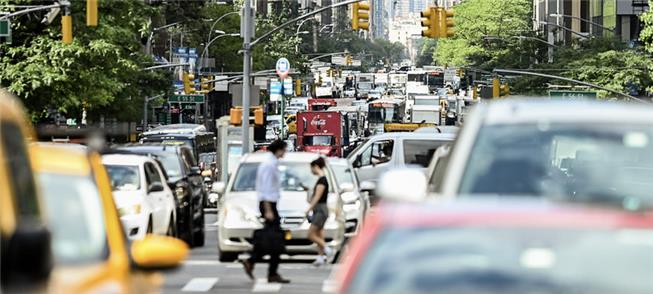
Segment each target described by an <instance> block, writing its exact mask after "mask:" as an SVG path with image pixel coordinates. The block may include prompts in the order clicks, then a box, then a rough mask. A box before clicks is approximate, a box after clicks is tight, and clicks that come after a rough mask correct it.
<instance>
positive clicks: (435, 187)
mask: <svg viewBox="0 0 653 294" xmlns="http://www.w3.org/2000/svg"><path fill="white" fill-rule="evenodd" d="M448 162H449V154H447V155H444V156H441V157H439V158H438V162H436V163H435V167H434V168H433V175H432V176H431V179H429V190H430V191H431V192H435V193H437V192H440V191H442V181H444V175H445V170H446V167H447V163H448Z"/></svg>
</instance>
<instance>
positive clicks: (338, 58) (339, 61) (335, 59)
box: [331, 56, 347, 65]
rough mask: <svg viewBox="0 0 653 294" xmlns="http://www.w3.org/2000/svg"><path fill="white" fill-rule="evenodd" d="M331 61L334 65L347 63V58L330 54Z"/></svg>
mask: <svg viewBox="0 0 653 294" xmlns="http://www.w3.org/2000/svg"><path fill="white" fill-rule="evenodd" d="M331 63H332V64H335V65H347V58H345V57H344V56H331Z"/></svg>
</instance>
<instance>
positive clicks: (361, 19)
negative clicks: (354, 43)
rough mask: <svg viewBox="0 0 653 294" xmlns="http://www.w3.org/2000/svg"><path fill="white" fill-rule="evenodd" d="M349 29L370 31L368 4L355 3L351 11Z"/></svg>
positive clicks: (364, 2) (362, 2) (365, 2)
mask: <svg viewBox="0 0 653 294" xmlns="http://www.w3.org/2000/svg"><path fill="white" fill-rule="evenodd" d="M351 28H352V29H353V30H354V31H356V30H366V31H367V30H369V29H370V3H369V2H367V1H361V2H356V3H354V4H353V5H352V9H351Z"/></svg>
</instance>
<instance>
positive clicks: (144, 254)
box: [131, 235, 188, 270]
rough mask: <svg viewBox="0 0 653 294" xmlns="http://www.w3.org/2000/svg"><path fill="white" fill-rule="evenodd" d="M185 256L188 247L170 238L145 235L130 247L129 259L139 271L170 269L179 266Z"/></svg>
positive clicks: (182, 242)
mask: <svg viewBox="0 0 653 294" xmlns="http://www.w3.org/2000/svg"><path fill="white" fill-rule="evenodd" d="M186 256H188V245H186V243H185V242H184V241H181V240H179V239H175V238H171V237H166V236H159V235H147V236H145V238H143V239H141V240H136V241H134V242H133V243H132V245H131V257H132V259H133V261H134V263H135V264H136V266H137V267H138V268H139V269H144V270H164V269H172V268H175V267H177V266H179V265H180V264H181V263H182V262H183V261H184V260H185V259H186Z"/></svg>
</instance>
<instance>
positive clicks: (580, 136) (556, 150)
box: [460, 124, 653, 209]
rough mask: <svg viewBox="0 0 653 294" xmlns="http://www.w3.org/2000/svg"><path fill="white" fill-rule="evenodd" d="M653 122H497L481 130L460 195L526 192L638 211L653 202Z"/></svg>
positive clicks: (530, 194) (528, 194)
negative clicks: (626, 123)
mask: <svg viewBox="0 0 653 294" xmlns="http://www.w3.org/2000/svg"><path fill="white" fill-rule="evenodd" d="M652 177H653V131H651V128H650V126H637V125H623V124H621V125H597V124H591V125H590V124H585V125H584V124H552V125H548V126H547V127H546V128H543V127H541V126H539V125H534V124H533V125H530V124H529V125H526V124H524V125H494V126H486V127H484V128H482V129H481V130H480V133H479V137H478V138H477V142H476V143H475V146H474V148H473V149H472V151H471V154H470V157H469V160H468V163H467V166H466V168H465V171H464V175H463V177H462V183H461V185H460V192H461V193H462V194H492V195H525V196H547V197H556V198H566V199H571V200H574V201H592V202H601V203H605V204H615V205H619V206H624V207H626V208H630V209H638V208H641V207H645V206H647V205H650V204H653V196H652V195H651V191H653V182H652V181H651V180H650V179H651V178H652Z"/></svg>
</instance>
